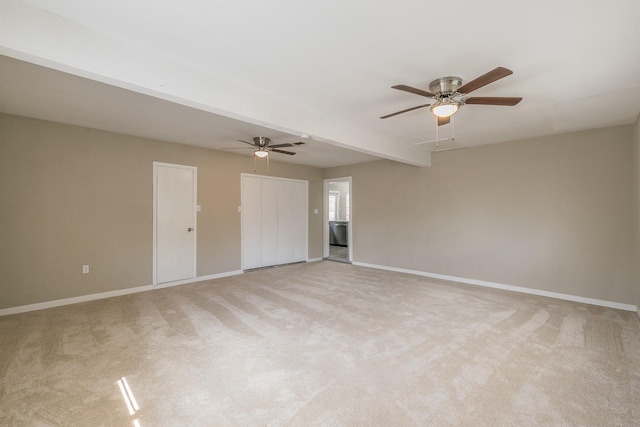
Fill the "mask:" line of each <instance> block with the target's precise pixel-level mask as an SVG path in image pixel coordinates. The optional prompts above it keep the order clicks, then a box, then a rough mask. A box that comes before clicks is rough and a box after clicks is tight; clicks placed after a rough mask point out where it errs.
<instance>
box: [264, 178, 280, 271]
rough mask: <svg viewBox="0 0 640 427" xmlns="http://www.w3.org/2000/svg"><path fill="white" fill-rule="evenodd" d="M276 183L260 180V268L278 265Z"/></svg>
mask: <svg viewBox="0 0 640 427" xmlns="http://www.w3.org/2000/svg"><path fill="white" fill-rule="evenodd" d="M278 182H279V181H276V180H274V179H262V266H263V267H266V266H270V265H276V264H278V247H279V240H280V239H279V227H278V211H279V208H278Z"/></svg>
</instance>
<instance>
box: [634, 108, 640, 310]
mask: <svg viewBox="0 0 640 427" xmlns="http://www.w3.org/2000/svg"><path fill="white" fill-rule="evenodd" d="M633 136H634V141H635V154H636V156H635V159H636V162H635V167H636V219H637V221H638V223H637V224H636V225H637V233H638V241H637V242H638V246H639V248H638V252H639V254H638V256H639V257H640V116H638V118H637V119H636V123H635V126H634V132H633ZM638 268H639V269H640V258H639V259H638ZM636 292H637V296H636V306H637V307H638V315H640V271H639V272H638V288H637V291H636Z"/></svg>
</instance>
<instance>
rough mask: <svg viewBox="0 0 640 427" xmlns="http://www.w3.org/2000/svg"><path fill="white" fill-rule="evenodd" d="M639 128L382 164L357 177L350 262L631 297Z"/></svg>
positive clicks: (359, 168)
mask: <svg viewBox="0 0 640 427" xmlns="http://www.w3.org/2000/svg"><path fill="white" fill-rule="evenodd" d="M633 131H634V128H633V126H620V127H613V128H607V129H599V130H594V131H586V132H576V133H570V134H565V135H558V136H551V137H545V138H539V139H530V140H524V141H516V142H509V143H502V144H493V145H486V146H482V147H475V148H468V149H464V150H456V151H447V152H441V153H436V154H434V156H433V162H432V163H433V164H432V166H431V167H429V168H416V167H411V166H406V165H403V164H400V163H395V162H392V161H384V160H383V161H376V162H370V163H363V164H359V165H352V166H347V167H339V168H333V169H328V170H325V178H332V177H339V176H352V177H353V184H352V185H353V194H352V204H353V212H354V219H353V220H354V223H353V224H354V229H353V232H354V249H353V250H354V260H355V261H357V262H363V263H371V264H378V265H384V266H390V267H397V268H406V269H411V270H418V271H423V272H430V273H439V274H444V275H449V276H456V277H462V278H468V279H476V280H483V281H489V282H496V283H501V284H508V285H515V286H523V287H528V288H534V289H540V290H546V291H552V292H558V293H564V294H570V295H577V296H583V297H588V298H596V299H602V300H608V301H616V302H621V303H626V304H636V302H637V286H638V285H637V283H638V249H637V234H636V232H635V230H636V226H637V223H636V221H637V211H636V202H635V201H636V198H637V192H636V180H637V177H636V174H635V168H634V163H635V160H634V155H635V154H634V145H635V141H634V136H633Z"/></svg>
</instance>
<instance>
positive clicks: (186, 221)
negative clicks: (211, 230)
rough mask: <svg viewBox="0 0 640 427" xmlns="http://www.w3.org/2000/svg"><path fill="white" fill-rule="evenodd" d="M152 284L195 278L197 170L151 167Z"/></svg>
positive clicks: (167, 165)
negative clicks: (153, 243)
mask: <svg viewBox="0 0 640 427" xmlns="http://www.w3.org/2000/svg"><path fill="white" fill-rule="evenodd" d="M154 177H155V179H154V187H155V188H154V194H155V206H154V208H155V209H154V220H155V221H154V222H155V280H154V283H156V284H158V283H167V282H175V281H178V280H185V279H191V278H193V277H195V276H196V183H197V168H195V167H191V166H181V165H170V164H166V163H154Z"/></svg>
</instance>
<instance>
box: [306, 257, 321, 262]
mask: <svg viewBox="0 0 640 427" xmlns="http://www.w3.org/2000/svg"><path fill="white" fill-rule="evenodd" d="M322 259H323V258H322V257H319V258H309V259H307V262H318V261H322Z"/></svg>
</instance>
